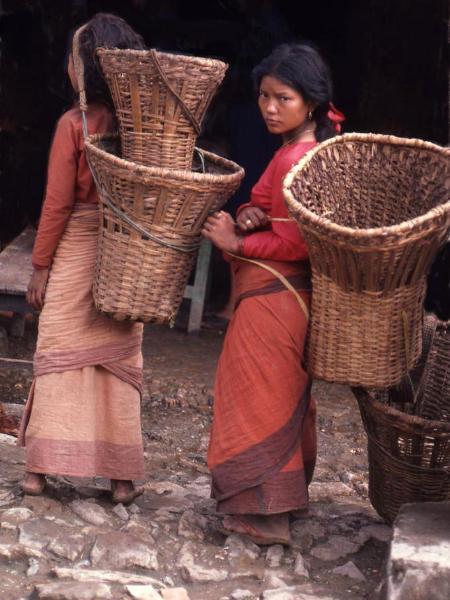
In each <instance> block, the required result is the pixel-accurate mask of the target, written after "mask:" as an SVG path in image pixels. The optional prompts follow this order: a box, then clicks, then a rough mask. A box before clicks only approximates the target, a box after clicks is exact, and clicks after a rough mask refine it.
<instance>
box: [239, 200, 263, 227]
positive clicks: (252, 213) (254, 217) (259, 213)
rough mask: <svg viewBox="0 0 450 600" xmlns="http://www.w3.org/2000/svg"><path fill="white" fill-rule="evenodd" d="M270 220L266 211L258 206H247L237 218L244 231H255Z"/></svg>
mask: <svg viewBox="0 0 450 600" xmlns="http://www.w3.org/2000/svg"><path fill="white" fill-rule="evenodd" d="M269 222H270V220H269V217H268V216H267V215H266V213H265V212H264V211H263V210H262V208H259V207H258V206H247V207H246V208H243V209H242V210H241V212H240V213H239V216H238V218H237V224H238V226H239V229H241V230H242V231H247V232H248V231H254V230H255V229H261V227H265V226H266V225H268V224H269Z"/></svg>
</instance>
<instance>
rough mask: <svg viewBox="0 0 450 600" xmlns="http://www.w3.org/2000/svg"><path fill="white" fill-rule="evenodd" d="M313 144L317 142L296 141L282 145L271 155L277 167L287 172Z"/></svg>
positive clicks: (315, 144)
mask: <svg viewBox="0 0 450 600" xmlns="http://www.w3.org/2000/svg"><path fill="white" fill-rule="evenodd" d="M314 146H317V142H314V141H311V142H297V143H296V144H287V145H286V146H282V147H281V148H280V149H279V150H277V152H276V153H275V156H274V157H273V160H274V162H275V163H276V165H277V169H280V170H281V171H282V172H286V173H287V171H289V169H290V168H291V167H293V166H294V165H295V164H296V163H297V162H298V161H299V160H300V159H301V158H302V156H304V155H305V154H306V153H307V152H309V150H311V149H312V148H314Z"/></svg>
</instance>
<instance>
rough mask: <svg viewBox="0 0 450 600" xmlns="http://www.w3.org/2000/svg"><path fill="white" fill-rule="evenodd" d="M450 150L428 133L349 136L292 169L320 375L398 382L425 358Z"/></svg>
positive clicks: (447, 219)
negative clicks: (427, 301)
mask: <svg viewBox="0 0 450 600" xmlns="http://www.w3.org/2000/svg"><path fill="white" fill-rule="evenodd" d="M449 158H450V150H449V149H448V148H441V147H440V146H437V145H434V144H431V143H428V142H424V141H421V140H414V139H403V138H398V137H393V136H386V135H374V134H346V135H343V136H339V137H335V138H332V139H330V140H328V141H326V142H323V143H322V144H320V145H318V146H316V147H315V148H314V149H313V150H312V151H310V152H309V153H308V154H307V155H306V156H305V157H304V158H303V159H302V160H301V161H300V162H299V164H298V165H296V166H295V167H294V168H293V169H292V170H291V171H290V173H289V174H288V176H287V177H286V179H285V182H284V193H285V198H286V202H287V204H288V208H289V211H290V214H291V216H292V217H293V218H294V219H295V220H296V221H297V222H298V225H299V227H300V229H301V230H302V232H303V234H304V236H305V239H306V242H307V245H308V250H309V255H310V260H311V266H312V274H313V275H312V285H313V294H312V306H311V325H310V333H309V340H308V344H307V351H306V357H307V364H308V368H309V371H310V373H311V374H312V376H313V377H316V378H319V379H325V380H327V381H336V382H340V383H349V384H352V385H361V386H366V387H389V386H392V385H395V384H397V383H399V382H400V380H401V379H402V377H403V376H404V375H405V373H406V372H407V371H408V370H409V369H411V368H412V367H413V365H414V364H415V362H416V360H417V359H418V357H419V355H420V352H421V344H422V315H423V309H422V306H423V299H424V293H425V285H426V279H425V278H426V273H427V271H428V269H429V266H430V264H431V262H432V260H433V258H434V256H435V254H436V253H437V251H438V250H439V248H440V246H441V245H442V243H443V241H444V240H445V237H446V235H447V233H448V230H449V227H450V201H449V176H450V163H449Z"/></svg>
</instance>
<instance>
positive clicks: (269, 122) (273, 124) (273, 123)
mask: <svg viewBox="0 0 450 600" xmlns="http://www.w3.org/2000/svg"><path fill="white" fill-rule="evenodd" d="M266 123H267V125H269V126H270V127H277V126H278V125H279V124H280V122H279V121H276V120H275V119H266Z"/></svg>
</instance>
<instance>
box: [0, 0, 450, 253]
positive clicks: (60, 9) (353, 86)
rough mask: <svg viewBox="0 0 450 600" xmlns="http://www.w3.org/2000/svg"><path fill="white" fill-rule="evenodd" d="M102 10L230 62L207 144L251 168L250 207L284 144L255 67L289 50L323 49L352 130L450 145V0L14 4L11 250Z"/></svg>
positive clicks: (6, 120)
mask: <svg viewBox="0 0 450 600" xmlns="http://www.w3.org/2000/svg"><path fill="white" fill-rule="evenodd" d="M98 11H107V12H113V13H115V14H118V15H120V16H122V17H124V18H125V19H126V20H127V21H128V22H129V23H130V24H131V25H132V26H133V27H134V28H135V29H136V30H137V31H138V32H139V33H141V34H142V35H143V37H144V39H145V41H146V43H147V45H148V46H156V47H158V48H160V49H162V50H168V51H171V50H173V51H180V52H186V53H191V54H197V55H201V56H213V57H218V58H221V59H224V60H226V61H227V62H229V63H230V69H229V71H228V74H227V77H226V80H225V82H224V85H223V86H222V89H221V91H220V93H219V96H218V97H217V99H216V101H215V104H214V105H213V106H212V109H211V111H210V114H209V118H208V120H207V122H206V124H205V132H204V135H203V143H204V144H205V145H209V146H210V147H212V148H214V149H215V150H216V151H218V152H222V153H224V154H227V155H228V156H230V157H231V158H234V159H235V160H237V161H238V162H241V164H243V166H244V167H246V168H247V171H248V174H249V175H248V178H247V181H246V182H245V184H244V186H243V187H242V190H241V192H240V195H239V196H238V197H237V198H235V199H234V200H233V201H232V202H231V204H230V208H231V210H232V209H233V207H234V206H235V205H236V203H238V202H240V201H242V200H244V199H245V198H246V196H247V194H248V190H249V188H250V186H251V184H252V183H253V182H254V180H255V179H256V177H257V176H258V174H259V172H260V170H261V169H262V168H263V166H264V163H265V162H267V160H268V159H269V158H270V155H271V153H272V152H273V149H274V148H275V147H276V141H274V140H271V139H270V138H269V136H268V134H266V133H265V131H264V130H263V128H262V126H261V122H260V121H259V117H258V114H257V110H256V108H255V104H254V102H255V101H254V98H253V93H252V88H251V85H250V71H251V68H252V67H253V66H254V65H255V64H256V63H257V62H259V60H261V58H263V57H264V56H265V55H267V54H268V53H269V52H270V51H271V49H272V48H273V47H274V46H275V45H277V44H278V43H279V42H282V41H291V40H301V39H307V40H310V41H312V42H314V43H315V44H317V45H318V46H319V48H320V49H321V50H322V52H323V54H324V55H325V57H326V59H327V60H328V62H329V64H330V66H331V68H332V72H333V76H334V81H335V104H336V106H337V107H338V108H339V109H341V110H343V111H344V112H345V114H346V115H347V121H346V123H345V129H344V130H345V131H372V132H382V133H392V134H396V135H401V136H407V137H419V138H423V139H427V140H431V141H434V142H437V143H440V144H446V143H447V142H448V98H447V95H448V89H447V85H448V71H447V24H448V1H447V0H339V1H338V0H315V2H311V0H305V1H303V0H295V1H294V0H280V1H276V2H275V1H274V2H272V1H270V0H259V1H258V0H198V1H196V0H191V1H183V0H129V1H127V0H64V1H62V0H3V2H2V14H1V36H2V57H1V82H2V90H1V99H0V119H1V134H0V151H1V189H0V243H1V244H2V245H4V244H5V243H7V242H8V241H9V240H10V239H11V238H12V237H14V236H15V235H16V234H17V233H18V232H19V231H20V230H21V229H22V228H23V227H24V226H25V225H26V224H27V223H29V222H35V221H36V219H37V218H38V216H39V210H40V206H41V202H42V196H43V191H44V186H45V170H46V161H47V155H48V149H49V144H50V142H51V136H52V132H53V128H54V125H55V122H56V120H57V119H58V117H59V116H60V115H61V114H62V112H64V110H66V109H67V108H68V107H69V105H70V93H69V86H68V83H67V78H66V75H65V72H64V59H65V54H66V45H67V38H68V34H69V31H70V30H71V29H72V28H74V27H76V26H78V25H80V24H81V23H83V22H84V21H86V20H87V19H88V18H89V17H90V16H92V15H93V14H95V13H96V12H98Z"/></svg>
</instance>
